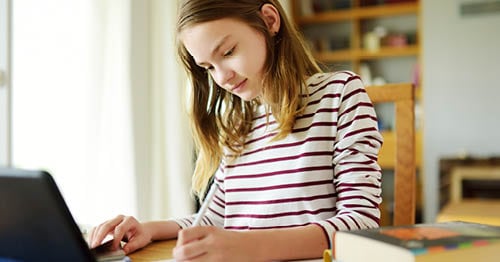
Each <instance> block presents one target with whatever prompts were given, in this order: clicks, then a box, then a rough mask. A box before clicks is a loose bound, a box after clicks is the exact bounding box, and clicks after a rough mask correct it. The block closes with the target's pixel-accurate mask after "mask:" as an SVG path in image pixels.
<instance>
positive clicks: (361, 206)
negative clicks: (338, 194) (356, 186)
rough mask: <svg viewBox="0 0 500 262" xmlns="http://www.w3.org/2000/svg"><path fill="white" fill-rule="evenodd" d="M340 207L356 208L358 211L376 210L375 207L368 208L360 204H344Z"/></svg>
mask: <svg viewBox="0 0 500 262" xmlns="http://www.w3.org/2000/svg"><path fill="white" fill-rule="evenodd" d="M342 206H344V207H348V208H356V209H358V208H368V209H375V208H377V206H376V205H375V206H368V205H361V204H344V205H342Z"/></svg>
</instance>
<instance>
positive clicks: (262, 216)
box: [225, 207, 337, 219]
mask: <svg viewBox="0 0 500 262" xmlns="http://www.w3.org/2000/svg"><path fill="white" fill-rule="evenodd" d="M336 210H337V208H336V207H329V208H320V209H317V210H300V211H293V212H283V213H275V214H260V215H259V214H232V215H226V217H225V218H226V219H228V218H240V217H244V218H256V219H269V218H276V217H287V216H299V215H304V214H307V215H318V214H321V213H329V212H335V211H336Z"/></svg>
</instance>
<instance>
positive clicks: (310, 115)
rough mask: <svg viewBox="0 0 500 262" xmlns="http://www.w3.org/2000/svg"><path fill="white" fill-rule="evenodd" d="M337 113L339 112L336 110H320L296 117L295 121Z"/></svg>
mask: <svg viewBox="0 0 500 262" xmlns="http://www.w3.org/2000/svg"><path fill="white" fill-rule="evenodd" d="M338 111H339V109H338V108H320V109H318V110H316V111H314V112H312V113H309V114H303V115H301V116H298V117H297V118H296V119H306V118H311V117H313V116H314V115H316V114H318V113H336V112H338Z"/></svg>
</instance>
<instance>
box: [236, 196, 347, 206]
mask: <svg viewBox="0 0 500 262" xmlns="http://www.w3.org/2000/svg"><path fill="white" fill-rule="evenodd" d="M336 197H337V194H336V193H332V194H326V195H316V196H309V197H294V198H282V199H273V200H263V201H234V202H228V203H227V205H228V206H235V205H269V204H279V203H289V202H302V201H303V202H305V201H312V200H317V199H329V198H336Z"/></svg>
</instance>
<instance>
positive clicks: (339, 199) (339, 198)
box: [337, 195, 380, 207]
mask: <svg viewBox="0 0 500 262" xmlns="http://www.w3.org/2000/svg"><path fill="white" fill-rule="evenodd" d="M372 196H373V195H372ZM373 197H374V198H376V199H380V197H378V196H373ZM360 199H362V200H365V201H368V202H370V203H371V204H372V205H373V206H374V207H376V206H378V203H376V202H374V201H373V200H372V199H370V198H367V197H365V196H360V195H357V196H341V195H338V196H337V204H338V205H346V204H348V203H346V204H342V203H341V202H349V200H360Z"/></svg>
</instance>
